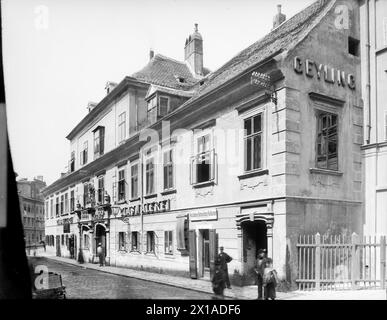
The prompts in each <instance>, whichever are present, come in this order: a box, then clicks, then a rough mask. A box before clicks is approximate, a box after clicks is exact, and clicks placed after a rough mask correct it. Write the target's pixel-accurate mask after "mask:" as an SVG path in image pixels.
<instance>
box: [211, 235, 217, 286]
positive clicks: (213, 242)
mask: <svg viewBox="0 0 387 320" xmlns="http://www.w3.org/2000/svg"><path fill="white" fill-rule="evenodd" d="M217 255H218V235H217V233H216V230H215V229H211V230H210V277H211V279H212V276H213V274H214V271H215V259H216V257H217Z"/></svg>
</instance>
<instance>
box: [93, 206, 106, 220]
mask: <svg viewBox="0 0 387 320" xmlns="http://www.w3.org/2000/svg"><path fill="white" fill-rule="evenodd" d="M104 218H105V210H104V209H103V208H98V209H97V210H96V211H95V213H94V216H93V220H94V221H97V220H103V219H104Z"/></svg>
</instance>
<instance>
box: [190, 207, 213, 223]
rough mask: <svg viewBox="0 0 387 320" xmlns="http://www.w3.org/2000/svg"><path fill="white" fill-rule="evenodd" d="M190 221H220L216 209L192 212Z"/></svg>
mask: <svg viewBox="0 0 387 320" xmlns="http://www.w3.org/2000/svg"><path fill="white" fill-rule="evenodd" d="M189 219H190V220H191V221H201V220H218V210H216V209H215V210H203V211H197V212H191V213H190V214H189Z"/></svg>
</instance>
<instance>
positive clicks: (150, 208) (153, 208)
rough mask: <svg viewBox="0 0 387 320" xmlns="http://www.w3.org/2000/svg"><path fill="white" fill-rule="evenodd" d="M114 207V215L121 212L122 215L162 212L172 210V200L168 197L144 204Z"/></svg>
mask: <svg viewBox="0 0 387 320" xmlns="http://www.w3.org/2000/svg"><path fill="white" fill-rule="evenodd" d="M112 209H113V214H114V215H118V214H119V213H121V217H128V216H139V215H141V214H153V213H161V212H167V211H169V210H170V200H169V199H166V200H162V201H157V202H150V203H144V204H143V205H141V204H139V205H136V206H122V207H112Z"/></svg>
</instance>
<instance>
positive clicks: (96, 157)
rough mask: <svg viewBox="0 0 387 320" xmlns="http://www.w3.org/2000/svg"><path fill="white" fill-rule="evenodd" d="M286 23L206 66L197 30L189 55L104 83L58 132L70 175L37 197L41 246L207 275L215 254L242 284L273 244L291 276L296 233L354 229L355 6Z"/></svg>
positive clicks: (326, 8) (278, 20)
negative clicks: (343, 13) (342, 18)
mask: <svg viewBox="0 0 387 320" xmlns="http://www.w3.org/2000/svg"><path fill="white" fill-rule="evenodd" d="M343 3H346V4H348V5H350V6H351V8H352V9H351V10H350V11H349V16H350V19H351V23H350V28H349V29H346V28H339V27H338V25H337V19H338V16H337V12H338V10H337V6H339V5H342V4H343ZM284 19H285V17H284V15H283V14H281V13H278V14H277V16H276V17H275V19H274V26H273V30H272V31H271V32H270V33H269V34H268V35H266V36H265V37H263V38H262V39H260V40H259V41H257V42H255V43H254V44H252V45H251V46H249V47H248V48H247V49H245V50H243V51H241V52H240V53H239V54H237V55H236V56H235V57H234V58H232V59H231V60H230V61H228V62H227V63H225V64H224V65H223V66H222V67H220V68H219V69H217V70H216V71H214V72H209V71H208V70H207V69H205V68H204V67H203V55H204V51H203V39H202V36H201V34H200V33H199V32H198V29H197V26H196V27H195V31H194V32H193V33H192V34H191V35H190V36H189V37H188V39H187V40H186V42H185V48H184V54H185V61H183V62H179V61H176V60H174V59H171V58H167V57H165V56H162V55H160V54H156V55H154V54H153V52H151V56H150V57H151V59H150V61H149V63H148V64H147V65H146V66H145V67H144V68H143V69H141V70H140V71H139V72H136V73H135V74H133V75H132V76H130V77H126V78H125V79H123V80H122V81H121V82H120V83H119V84H117V85H115V84H114V83H108V84H107V95H106V96H105V97H104V98H103V99H102V101H100V102H99V103H98V104H96V105H95V104H90V105H89V113H88V114H87V115H86V116H85V117H84V118H83V119H82V120H81V121H80V122H79V124H78V125H77V126H76V127H75V128H74V129H73V130H72V131H71V132H70V133H69V134H68V136H67V139H68V140H69V141H70V154H71V157H70V164H69V168H70V170H69V172H68V174H66V175H65V176H63V177H61V178H60V179H59V180H57V181H55V182H54V183H53V184H51V185H50V186H48V187H47V188H46V189H45V191H44V193H45V205H46V208H47V212H48V219H47V220H46V234H47V237H48V240H49V245H50V247H49V250H51V251H52V252H53V253H54V252H56V254H58V255H59V254H60V255H62V256H70V255H71V252H73V253H74V252H75V253H77V254H78V255H79V254H82V257H83V259H84V260H86V261H95V262H96V259H95V257H96V246H97V244H98V243H102V245H103V247H104V250H105V255H106V261H107V262H108V263H110V264H111V265H115V266H122V267H130V268H141V269H145V270H155V271H162V272H173V273H174V274H181V275H186V276H191V277H192V278H198V277H204V278H206V277H208V276H209V273H210V271H211V270H212V267H213V263H214V257H215V255H216V253H217V247H218V246H224V248H225V251H226V252H227V253H228V254H230V255H231V256H232V257H233V258H234V259H233V261H232V262H231V263H230V264H229V272H230V276H231V278H232V279H233V281H240V280H243V281H244V283H248V282H249V281H250V279H251V277H250V275H251V274H252V269H253V266H254V262H255V258H256V253H257V250H258V249H259V248H266V249H267V250H268V255H269V256H271V257H272V258H273V261H274V267H275V268H276V269H277V270H278V272H279V276H280V278H281V279H283V280H284V281H287V282H289V283H293V282H294V281H295V279H296V266H297V251H296V243H297V238H298V237H299V235H301V234H312V233H313V234H314V233H317V232H320V233H321V234H325V235H328V234H350V233H352V232H358V233H360V232H361V226H362V223H363V222H362V205H363V187H362V158H361V149H360V147H361V145H362V141H363V136H362V133H363V128H362V125H363V122H362V119H363V108H362V104H361V88H360V85H359V81H360V58H359V48H358V46H359V38H360V32H359V24H358V19H359V11H358V5H357V1H355V0H353V1H351V0H346V1H335V0H330V1H329V0H319V1H316V2H315V3H313V4H312V5H311V6H309V7H308V8H306V9H305V10H303V11H302V12H300V13H299V14H297V15H295V16H294V17H292V18H290V19H289V20H285V21H284ZM70 240H71V241H70ZM77 254H74V255H73V257H74V258H76V256H77Z"/></svg>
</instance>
